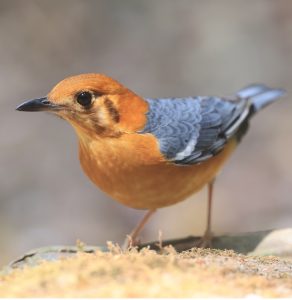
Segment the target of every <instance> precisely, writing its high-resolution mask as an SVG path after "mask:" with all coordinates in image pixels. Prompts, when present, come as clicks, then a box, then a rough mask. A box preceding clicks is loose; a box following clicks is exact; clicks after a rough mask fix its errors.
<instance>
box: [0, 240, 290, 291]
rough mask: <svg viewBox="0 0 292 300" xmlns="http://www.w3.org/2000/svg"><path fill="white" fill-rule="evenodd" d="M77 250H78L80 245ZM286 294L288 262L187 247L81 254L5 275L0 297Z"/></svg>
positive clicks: (0, 280) (112, 249)
mask: <svg viewBox="0 0 292 300" xmlns="http://www.w3.org/2000/svg"><path fill="white" fill-rule="evenodd" d="M81 248H82V247H81ZM247 295H258V296H264V297H284V296H285V297H289V296H290V297H291V296H292V264H291V260H290V259H283V258H277V257H273V256H266V257H256V256H246V255H243V254H236V253H235V252H234V251H232V250H208V249H205V250H204V249H195V248H193V249H191V250H189V251H185V252H182V253H177V252H176V251H175V250H174V248H172V247H164V248H162V249H161V251H160V253H157V252H156V251H153V250H149V249H143V250H141V251H140V252H138V251H137V250H136V249H132V250H129V251H122V250H121V249H120V248H119V247H118V246H114V245H113V244H111V243H110V244H109V251H107V252H104V251H101V250H95V251H94V252H93V253H85V252H83V251H82V249H80V251H78V252H77V254H74V255H72V256H71V257H67V258H61V259H58V260H55V261H43V262H41V263H38V264H37V265H36V266H30V265H25V266H24V267H21V268H19V267H18V268H16V269H13V270H12V271H11V270H9V271H7V274H3V275H1V277H0V297H65V296H66V297H198V296H203V297H204V296H221V297H224V296H233V297H240V296H241V297H242V296H247Z"/></svg>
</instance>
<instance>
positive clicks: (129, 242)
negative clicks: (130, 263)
mask: <svg viewBox="0 0 292 300" xmlns="http://www.w3.org/2000/svg"><path fill="white" fill-rule="evenodd" d="M140 244H141V241H140V240H139V239H134V238H133V237H132V236H131V235H127V237H126V239H125V241H124V243H123V246H122V249H123V250H124V251H126V250H128V249H131V248H134V247H136V246H139V245H140Z"/></svg>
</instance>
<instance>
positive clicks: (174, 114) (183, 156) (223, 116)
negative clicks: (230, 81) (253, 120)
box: [140, 97, 249, 165]
mask: <svg viewBox="0 0 292 300" xmlns="http://www.w3.org/2000/svg"><path fill="white" fill-rule="evenodd" d="M146 101H147V102H148V104H149V111H148V113H147V124H146V126H145V128H144V129H143V130H142V131H140V133H151V134H153V135H154V136H155V137H156V138H157V139H158V141H159V146H160V151H161V152H162V153H163V155H164V156H165V157H166V158H167V159H168V160H170V161H172V162H174V163H176V164H181V165H188V164H195V163H199V162H202V161H204V160H207V159H209V158H211V157H213V156H214V155H216V154H217V153H218V152H220V151H221V150H222V149H223V148H224V145H225V144H226V142H227V141H228V140H229V139H230V137H232V136H233V135H234V134H235V133H237V131H238V129H239V128H240V127H241V125H242V124H243V123H244V121H245V120H246V118H247V116H248V113H249V105H248V101H247V100H245V99H242V98H241V99H239V98H238V99H236V100H234V101H230V100H226V99H222V98H218V97H189V98H167V99H146Z"/></svg>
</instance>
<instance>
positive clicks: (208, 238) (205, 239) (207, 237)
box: [195, 231, 213, 248]
mask: <svg viewBox="0 0 292 300" xmlns="http://www.w3.org/2000/svg"><path fill="white" fill-rule="evenodd" d="M212 239H213V234H212V232H211V231H206V232H205V233H204V235H203V236H202V237H201V238H200V239H199V240H198V241H197V242H195V247H197V248H212Z"/></svg>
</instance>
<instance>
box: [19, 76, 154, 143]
mask: <svg viewBox="0 0 292 300" xmlns="http://www.w3.org/2000/svg"><path fill="white" fill-rule="evenodd" d="M147 109H148V107H147V103H146V102H145V101H144V100H143V99H142V98H140V97H138V96H137V95H136V94H134V93H133V92H132V91H130V90H129V89H127V88H126V87H124V86H122V85H121V84H120V83H118V82H117V81H115V80H113V79H112V78H110V77H107V76H105V75H102V74H82V75H77V76H72V77H68V78H66V79H64V80H62V81H61V82H59V83H58V84H57V85H56V86H55V87H54V88H53V89H52V90H51V91H50V93H49V94H48V95H47V97H44V98H39V99H34V100H29V101H26V102H24V103H23V104H21V105H20V106H18V107H17V110H21V111H49V112H53V113H55V114H57V115H59V116H60V117H61V118H63V119H65V120H67V121H69V122H70V123H71V124H72V126H73V127H74V128H75V129H76V131H77V133H78V134H79V135H84V134H86V135H89V136H91V137H93V136H104V137H105V136H117V135H120V134H121V133H124V132H134V131H137V130H139V129H141V128H143V126H144V124H145V121H146V116H145V113H146V112H147Z"/></svg>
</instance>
